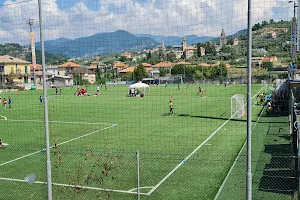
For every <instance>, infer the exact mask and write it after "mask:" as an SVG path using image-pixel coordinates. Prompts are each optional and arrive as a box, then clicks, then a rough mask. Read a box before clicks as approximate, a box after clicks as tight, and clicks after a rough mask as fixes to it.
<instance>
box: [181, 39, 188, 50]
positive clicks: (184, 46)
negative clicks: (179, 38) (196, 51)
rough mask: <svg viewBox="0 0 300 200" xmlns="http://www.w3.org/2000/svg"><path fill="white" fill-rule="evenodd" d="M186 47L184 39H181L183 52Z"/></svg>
mask: <svg viewBox="0 0 300 200" xmlns="http://www.w3.org/2000/svg"><path fill="white" fill-rule="evenodd" d="M186 47H187V43H186V37H184V38H183V42H182V48H183V50H185V49H186Z"/></svg>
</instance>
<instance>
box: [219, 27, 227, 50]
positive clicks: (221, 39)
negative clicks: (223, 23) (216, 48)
mask: <svg viewBox="0 0 300 200" xmlns="http://www.w3.org/2000/svg"><path fill="white" fill-rule="evenodd" d="M224 44H227V40H226V34H225V31H224V28H222V32H221V37H220V46H222V45H224Z"/></svg>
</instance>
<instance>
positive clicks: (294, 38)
mask: <svg viewBox="0 0 300 200" xmlns="http://www.w3.org/2000/svg"><path fill="white" fill-rule="evenodd" d="M289 3H294V5H293V7H294V17H293V20H292V27H291V32H292V34H291V60H292V63H295V56H296V49H297V50H298V49H299V46H298V45H297V28H299V27H297V21H296V8H297V7H298V5H296V1H295V0H293V1H289Z"/></svg>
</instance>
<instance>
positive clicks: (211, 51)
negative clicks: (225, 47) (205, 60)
mask: <svg viewBox="0 0 300 200" xmlns="http://www.w3.org/2000/svg"><path fill="white" fill-rule="evenodd" d="M205 52H206V54H209V55H212V56H215V55H216V54H217V51H216V49H215V47H214V46H213V44H212V43H211V42H206V47H205Z"/></svg>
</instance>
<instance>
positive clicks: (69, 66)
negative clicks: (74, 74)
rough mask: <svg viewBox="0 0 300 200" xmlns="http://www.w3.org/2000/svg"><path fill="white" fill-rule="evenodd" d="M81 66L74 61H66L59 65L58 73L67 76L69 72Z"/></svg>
mask: <svg viewBox="0 0 300 200" xmlns="http://www.w3.org/2000/svg"><path fill="white" fill-rule="evenodd" d="M78 68H80V65H78V64H76V63H73V62H70V61H69V62H66V63H64V64H62V65H59V66H58V75H63V76H65V75H66V74H67V72H69V71H72V70H75V69H78Z"/></svg>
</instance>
